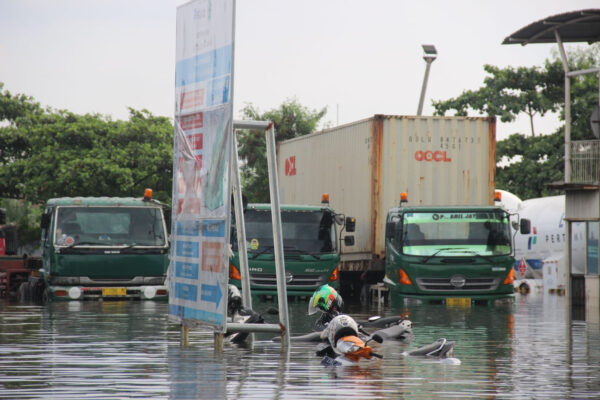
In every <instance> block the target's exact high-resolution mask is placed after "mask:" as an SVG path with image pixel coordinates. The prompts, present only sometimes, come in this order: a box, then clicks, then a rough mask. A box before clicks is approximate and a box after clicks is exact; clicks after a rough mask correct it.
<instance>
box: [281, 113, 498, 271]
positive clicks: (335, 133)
mask: <svg viewBox="0 0 600 400" xmlns="http://www.w3.org/2000/svg"><path fill="white" fill-rule="evenodd" d="M495 158H496V122H495V118H494V117H432V116H423V117H420V116H419V117H417V116H394V115H375V116H373V117H371V118H368V119H364V120H360V121H357V122H353V123H350V124H346V125H342V126H339V127H335V128H331V129H326V130H323V131H320V132H316V133H313V134H310V135H306V136H302V137H298V138H295V139H291V140H286V141H283V142H280V143H279V144H278V176H279V185H280V196H281V202H282V203H286V204H311V203H312V202H314V199H315V198H319V197H320V196H321V194H322V193H328V194H329V199H330V204H331V206H332V208H334V209H337V210H344V212H345V213H347V215H352V216H353V217H355V218H356V232H355V245H354V246H352V247H345V246H342V265H341V270H342V271H363V270H383V264H382V262H381V260H382V259H383V258H384V255H385V237H384V235H385V220H386V214H387V211H388V210H389V209H390V208H392V207H396V206H398V204H399V201H400V193H401V192H407V193H408V203H407V205H409V206H432V205H445V206H460V205H473V206H484V205H493V204H494V199H493V197H494V188H495V182H494V179H495Z"/></svg>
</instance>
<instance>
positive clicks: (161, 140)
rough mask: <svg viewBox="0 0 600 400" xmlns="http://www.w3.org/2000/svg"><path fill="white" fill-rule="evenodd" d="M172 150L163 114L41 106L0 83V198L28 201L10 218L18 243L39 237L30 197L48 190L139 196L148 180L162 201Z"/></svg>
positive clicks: (48, 194) (166, 197)
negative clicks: (123, 117)
mask: <svg viewBox="0 0 600 400" xmlns="http://www.w3.org/2000/svg"><path fill="white" fill-rule="evenodd" d="M172 154H173V125H172V123H171V121H170V120H169V118H166V117H156V116H154V115H152V114H151V113H150V112H148V111H147V110H141V111H137V110H133V109H130V110H129V120H128V121H113V120H112V119H110V118H109V117H106V116H102V115H98V114H94V115H92V114H86V115H77V114H74V113H71V112H69V111H65V110H52V109H50V108H48V109H45V110H44V109H42V108H41V107H40V106H39V104H38V103H36V102H35V101H34V100H33V99H32V98H31V97H28V96H25V95H21V94H18V95H12V94H11V93H10V92H8V91H7V90H4V85H3V84H2V83H0V198H8V199H20V200H22V201H24V204H30V205H31V207H25V208H27V209H28V210H27V212H21V213H20V214H18V213H17V214H16V216H14V218H15V219H14V220H13V221H14V222H16V223H17V225H18V231H19V236H20V240H21V241H22V244H24V243H27V242H28V241H29V240H32V241H38V240H39V228H38V227H39V218H38V217H39V215H37V214H39V213H38V212H37V209H36V207H37V206H36V205H41V204H43V203H44V202H45V201H46V200H47V199H49V198H52V197H63V196H134V197H141V196H143V193H144V189H145V188H147V187H149V188H152V189H153V190H154V198H156V199H158V200H161V201H163V202H166V203H170V198H171V183H172V168H173V167H172V165H173V161H172V160H173V156H172ZM34 217H35V218H37V221H36V223H35V224H32V223H31V219H32V218H34Z"/></svg>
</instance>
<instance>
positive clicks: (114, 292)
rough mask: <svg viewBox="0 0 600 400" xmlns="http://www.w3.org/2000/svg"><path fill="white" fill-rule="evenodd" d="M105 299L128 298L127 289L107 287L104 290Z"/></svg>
mask: <svg viewBox="0 0 600 400" xmlns="http://www.w3.org/2000/svg"><path fill="white" fill-rule="evenodd" d="M102 296H103V297H121V296H127V288H124V287H107V288H102Z"/></svg>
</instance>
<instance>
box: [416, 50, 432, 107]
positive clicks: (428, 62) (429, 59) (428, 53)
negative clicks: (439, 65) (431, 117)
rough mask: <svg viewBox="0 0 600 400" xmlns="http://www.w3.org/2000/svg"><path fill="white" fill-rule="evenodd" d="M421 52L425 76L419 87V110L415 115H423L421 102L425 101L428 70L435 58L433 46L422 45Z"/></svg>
mask: <svg viewBox="0 0 600 400" xmlns="http://www.w3.org/2000/svg"><path fill="white" fill-rule="evenodd" d="M422 46H423V52H424V53H425V54H424V55H423V60H425V63H426V65H425V76H424V77H423V86H421V98H420V99H419V108H418V109H417V115H419V116H420V115H421V114H423V102H424V101H425V92H426V91H427V80H428V79H429V69H430V68H431V63H432V62H433V61H434V60H435V59H436V57H437V50H436V49H435V46H434V45H432V44H424V45H422Z"/></svg>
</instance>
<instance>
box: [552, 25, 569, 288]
mask: <svg viewBox="0 0 600 400" xmlns="http://www.w3.org/2000/svg"><path fill="white" fill-rule="evenodd" d="M554 36H555V37H556V43H557V44H558V51H559V52H560V58H561V60H562V64H563V69H564V71H565V183H569V182H571V160H570V158H571V156H570V152H571V149H570V146H571V78H569V63H568V61H567V53H565V48H564V46H563V43H562V40H561V39H560V35H559V34H558V31H557V30H554ZM569 280H570V278H569Z"/></svg>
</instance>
